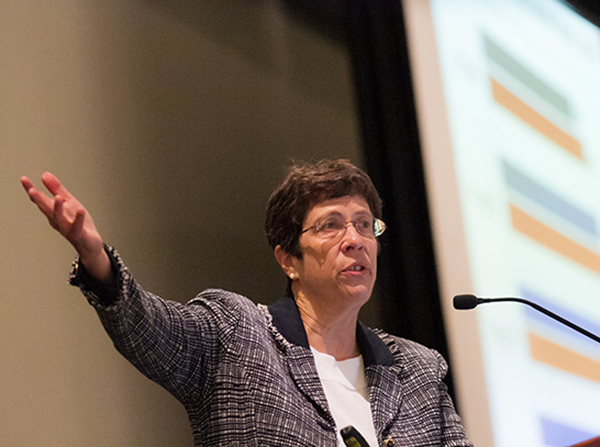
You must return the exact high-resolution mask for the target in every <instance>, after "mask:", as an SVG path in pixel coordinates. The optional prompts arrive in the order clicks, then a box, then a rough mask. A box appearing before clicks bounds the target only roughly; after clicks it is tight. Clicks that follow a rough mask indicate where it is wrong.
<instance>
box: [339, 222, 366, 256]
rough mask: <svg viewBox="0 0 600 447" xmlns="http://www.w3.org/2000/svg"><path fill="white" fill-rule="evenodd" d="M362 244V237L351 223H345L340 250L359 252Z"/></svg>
mask: <svg viewBox="0 0 600 447" xmlns="http://www.w3.org/2000/svg"><path fill="white" fill-rule="evenodd" d="M364 242H365V240H364V237H363V236H362V235H361V234H360V233H359V232H358V230H357V229H356V226H355V225H354V224H353V223H352V222H347V223H346V229H345V230H344V235H343V238H342V250H344V251H348V250H352V249H355V250H361V249H362V248H363V246H364Z"/></svg>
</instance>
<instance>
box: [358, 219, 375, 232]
mask: <svg viewBox="0 0 600 447" xmlns="http://www.w3.org/2000/svg"><path fill="white" fill-rule="evenodd" d="M371 225H372V223H371V221H370V220H369V219H362V220H359V221H358V226H359V227H360V228H362V229H363V230H368V229H369V228H371Z"/></svg>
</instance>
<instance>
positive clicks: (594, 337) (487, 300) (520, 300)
mask: <svg viewBox="0 0 600 447" xmlns="http://www.w3.org/2000/svg"><path fill="white" fill-rule="evenodd" d="M463 296H464V295H463ZM456 298H457V297H455V299H456ZM476 299H477V304H485V303H491V302H498V301H516V302H517V303H522V304H527V305H528V306H531V307H533V308H534V309H535V310H537V311H539V312H541V313H543V314H544V315H547V316H549V317H550V318H553V319H555V320H556V321H558V322H560V323H562V324H564V325H565V326H568V327H570V328H571V329H573V330H575V331H577V332H579V333H580V334H582V335H585V336H586V337H588V338H591V339H592V340H594V341H595V342H598V343H600V337H598V336H597V335H594V334H592V333H591V332H589V331H586V330H585V329H583V328H582V327H580V326H577V325H576V324H575V323H572V322H570V321H569V320H566V319H564V318H563V317H561V316H560V315H556V314H555V313H554V312H551V311H549V310H548V309H545V308H543V307H542V306H540V305H539V304H535V303H533V302H531V301H528V300H526V299H523V298H514V297H505V298H476Z"/></svg>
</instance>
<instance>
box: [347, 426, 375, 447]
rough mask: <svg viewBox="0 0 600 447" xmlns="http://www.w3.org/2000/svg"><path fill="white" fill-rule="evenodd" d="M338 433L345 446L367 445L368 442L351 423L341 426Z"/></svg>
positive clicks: (364, 446) (365, 446)
mask: <svg viewBox="0 0 600 447" xmlns="http://www.w3.org/2000/svg"><path fill="white" fill-rule="evenodd" d="M340 434H341V435H342V439H343V440H344V444H346V447H369V443H368V442H367V441H366V440H365V438H363V437H362V435H361V434H360V433H359V432H358V430H357V429H355V428H354V427H353V426H352V425H348V426H347V427H345V428H342V429H341V430H340Z"/></svg>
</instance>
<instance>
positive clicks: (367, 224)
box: [301, 216, 387, 239]
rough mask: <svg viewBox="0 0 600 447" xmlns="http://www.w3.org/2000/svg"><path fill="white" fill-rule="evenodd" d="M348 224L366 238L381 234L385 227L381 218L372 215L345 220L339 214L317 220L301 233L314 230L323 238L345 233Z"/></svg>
mask: <svg viewBox="0 0 600 447" xmlns="http://www.w3.org/2000/svg"><path fill="white" fill-rule="evenodd" d="M348 224H352V225H354V228H356V231H357V232H358V234H360V235H361V236H364V237H368V238H372V237H378V236H381V235H382V234H383V232H384V231H385V229H386V228H387V226H386V225H385V223H384V222H383V220H381V219H376V218H372V217H361V218H360V219H358V220H349V221H347V222H346V221H345V220H344V219H342V218H341V217H340V216H332V217H329V218H328V219H326V220H324V221H323V222H317V223H316V224H315V225H313V226H310V227H308V228H305V229H304V230H302V233H301V234H304V233H306V232H307V231H309V230H314V232H315V234H316V235H317V236H319V237H321V238H323V239H330V238H334V237H336V236H338V235H341V234H343V233H345V232H346V229H347V228H348Z"/></svg>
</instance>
